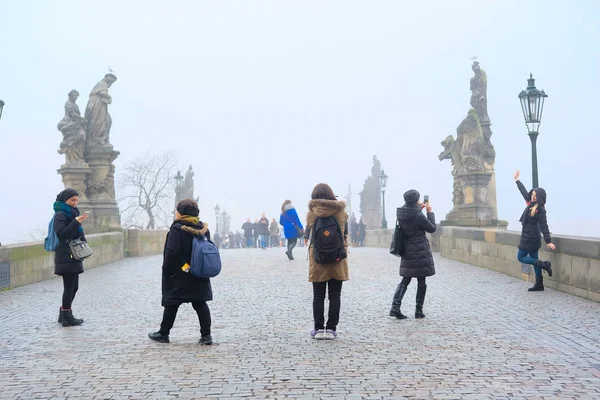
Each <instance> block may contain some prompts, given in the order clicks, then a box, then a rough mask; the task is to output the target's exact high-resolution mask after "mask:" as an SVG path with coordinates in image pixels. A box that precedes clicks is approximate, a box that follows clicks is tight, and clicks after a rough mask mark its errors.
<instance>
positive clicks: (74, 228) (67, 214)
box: [54, 188, 88, 327]
mask: <svg viewBox="0 0 600 400" xmlns="http://www.w3.org/2000/svg"><path fill="white" fill-rule="evenodd" d="M78 203H79V193H78V192H77V191H76V190H75V189H70V188H68V189H65V190H63V191H62V192H60V193H59V194H58V195H57V196H56V201H55V202H54V232H55V233H56V236H57V237H58V240H59V243H58V246H57V247H56V250H55V253H54V273H55V274H56V275H60V276H62V279H63V295H62V305H61V307H60V310H59V314H58V323H59V324H62V326H63V327H67V326H77V325H81V324H83V319H78V318H75V317H74V316H73V310H72V309H71V306H72V304H73V300H74V299H75V294H77V290H78V289H79V274H81V273H83V262H82V261H80V260H76V259H74V258H73V255H72V254H71V247H70V246H69V241H71V240H76V239H80V240H83V241H86V239H85V234H84V232H83V227H82V226H81V224H82V223H83V221H85V220H86V219H87V218H88V214H87V213H84V214H80V213H79V208H77V205H78Z"/></svg>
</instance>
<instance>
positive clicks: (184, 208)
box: [177, 199, 200, 217]
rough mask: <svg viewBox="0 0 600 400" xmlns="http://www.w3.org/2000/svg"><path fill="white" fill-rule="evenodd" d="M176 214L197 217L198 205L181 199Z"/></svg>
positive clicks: (189, 200) (190, 200)
mask: <svg viewBox="0 0 600 400" xmlns="http://www.w3.org/2000/svg"><path fill="white" fill-rule="evenodd" d="M177 212H178V213H179V214H181V215H189V216H190V217H197V216H198V215H200V210H199V209H198V203H196V202H195V201H194V200H192V199H183V200H181V201H180V202H179V204H177Z"/></svg>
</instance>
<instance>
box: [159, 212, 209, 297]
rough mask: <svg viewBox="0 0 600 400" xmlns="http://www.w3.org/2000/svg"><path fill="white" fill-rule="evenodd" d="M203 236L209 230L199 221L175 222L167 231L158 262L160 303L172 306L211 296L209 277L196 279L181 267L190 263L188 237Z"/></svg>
mask: <svg viewBox="0 0 600 400" xmlns="http://www.w3.org/2000/svg"><path fill="white" fill-rule="evenodd" d="M201 235H204V236H206V238H207V239H210V232H209V231H208V229H206V228H205V227H204V225H203V224H202V222H200V223H199V224H198V225H193V224H191V223H187V222H182V221H176V222H174V223H173V225H171V229H170V230H169V233H168V234H167V240H166V242H165V249H164V252H163V265H162V305H163V306H176V305H180V304H181V303H189V302H195V301H210V300H212V298H213V294H212V286H211V284H210V279H208V278H206V279H199V278H196V277H194V276H192V275H190V274H189V273H187V272H183V271H182V270H181V267H182V266H183V265H184V264H185V263H188V264H189V263H190V261H191V256H192V239H193V237H194V236H201Z"/></svg>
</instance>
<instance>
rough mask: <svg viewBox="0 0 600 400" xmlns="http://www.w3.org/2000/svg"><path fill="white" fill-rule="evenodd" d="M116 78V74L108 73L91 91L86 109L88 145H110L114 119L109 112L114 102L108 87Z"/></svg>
mask: <svg viewBox="0 0 600 400" xmlns="http://www.w3.org/2000/svg"><path fill="white" fill-rule="evenodd" d="M116 80H117V77H116V76H115V75H113V74H106V75H105V76H104V79H102V80H101V81H100V82H98V83H97V84H96V86H94V88H93V89H92V92H91V93H90V99H89V101H88V104H87V107H86V109H85V119H86V121H87V129H86V133H87V147H92V146H94V145H110V140H109V135H110V128H111V126H112V119H111V118H110V114H109V113H108V105H109V104H111V103H112V97H111V96H110V94H108V89H109V88H110V87H111V86H112V84H113V83H115V82H116Z"/></svg>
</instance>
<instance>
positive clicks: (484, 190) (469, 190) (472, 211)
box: [441, 172, 508, 229]
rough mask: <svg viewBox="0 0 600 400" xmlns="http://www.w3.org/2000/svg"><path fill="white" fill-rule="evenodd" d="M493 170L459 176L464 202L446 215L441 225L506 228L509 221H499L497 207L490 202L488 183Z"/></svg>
mask: <svg viewBox="0 0 600 400" xmlns="http://www.w3.org/2000/svg"><path fill="white" fill-rule="evenodd" d="M492 175H493V173H492V172H470V173H466V174H461V175H459V176H458V178H459V179H460V180H461V181H462V184H463V196H464V202H463V204H462V205H460V206H458V207H455V208H454V209H453V210H452V211H450V212H449V213H448V215H447V216H446V221H442V222H441V225H443V226H448V225H454V226H473V227H484V226H494V227H498V228H500V229H503V228H504V229H505V228H506V226H507V225H508V223H507V222H506V221H498V213H497V211H496V209H495V208H494V207H493V206H491V205H490V204H489V202H488V185H489V183H490V180H491V178H492Z"/></svg>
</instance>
